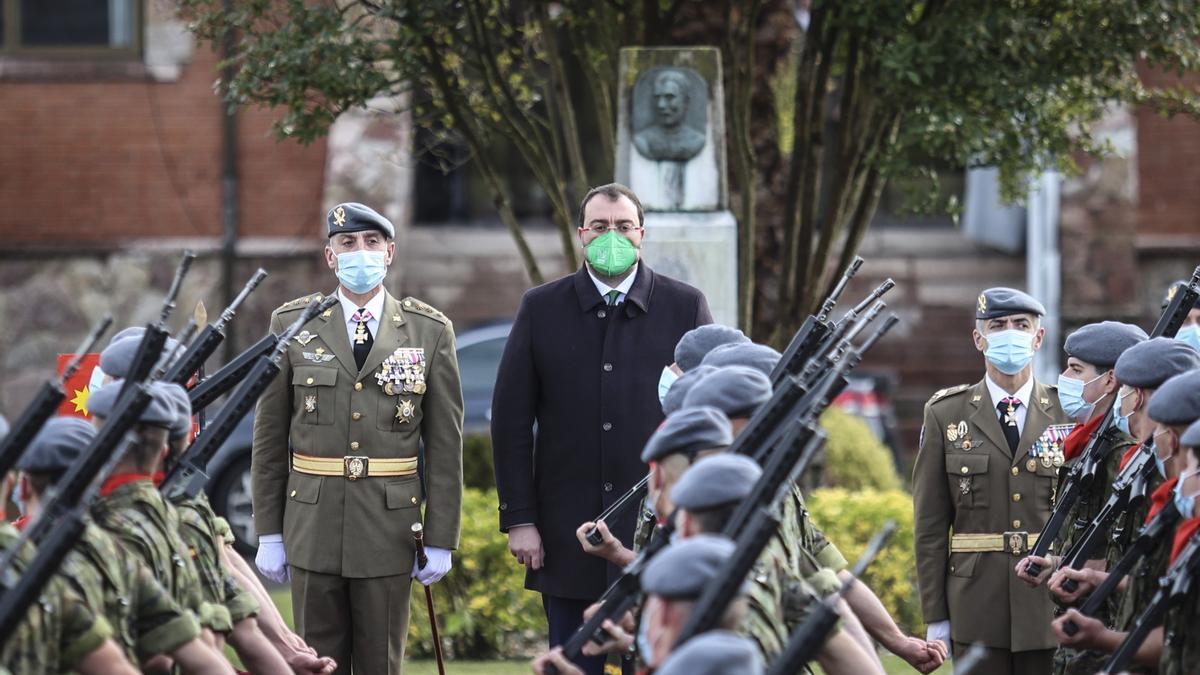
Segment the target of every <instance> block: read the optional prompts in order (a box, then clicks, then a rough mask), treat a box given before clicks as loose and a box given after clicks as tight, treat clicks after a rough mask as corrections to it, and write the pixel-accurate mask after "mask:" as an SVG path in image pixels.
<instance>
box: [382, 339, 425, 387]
mask: <svg viewBox="0 0 1200 675" xmlns="http://www.w3.org/2000/svg"><path fill="white" fill-rule="evenodd" d="M375 382H376V383H377V384H378V385H379V386H380V387H382V388H383V393H385V394H387V395H388V396H398V395H401V394H416V395H417V396H420V395H421V394H424V393H425V390H426V384H425V349H424V348H423V347H399V348H397V349H396V351H394V352H392V353H391V355H390V356H388V357H387V358H386V359H384V360H383V364H381V365H380V367H379V372H378V373H376V374H375Z"/></svg>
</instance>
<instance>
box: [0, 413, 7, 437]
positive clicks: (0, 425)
mask: <svg viewBox="0 0 1200 675" xmlns="http://www.w3.org/2000/svg"><path fill="white" fill-rule="evenodd" d="M7 435H8V420H6V419H4V415H0V441H2V440H4V437H5V436H7Z"/></svg>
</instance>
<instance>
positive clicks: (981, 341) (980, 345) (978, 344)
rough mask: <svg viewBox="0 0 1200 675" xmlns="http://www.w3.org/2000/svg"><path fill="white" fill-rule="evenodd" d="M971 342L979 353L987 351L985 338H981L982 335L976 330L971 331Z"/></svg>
mask: <svg viewBox="0 0 1200 675" xmlns="http://www.w3.org/2000/svg"><path fill="white" fill-rule="evenodd" d="M971 340H972V341H974V342H975V349H977V350H978V351H980V352H986V351H987V338H985V337H983V333H981V332H979V329H978V328H975V329H974V330H972V331H971Z"/></svg>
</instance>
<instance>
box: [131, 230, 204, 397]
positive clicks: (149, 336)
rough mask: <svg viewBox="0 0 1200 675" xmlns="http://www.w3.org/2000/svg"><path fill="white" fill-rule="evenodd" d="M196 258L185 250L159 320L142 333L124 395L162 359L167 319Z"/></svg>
mask: <svg viewBox="0 0 1200 675" xmlns="http://www.w3.org/2000/svg"><path fill="white" fill-rule="evenodd" d="M195 259H196V254H195V253H192V252H191V251H184V252H183V259H182V260H180V261H179V267H178V268H176V269H175V278H174V279H173V280H172V281H171V287H170V289H169V290H168V291H167V296H166V298H164V299H163V305H162V310H161V311H160V312H159V317H158V322H157V323H149V324H146V332H144V333H142V339H141V342H139V343H138V349H137V353H135V354H134V357H133V364H132V365H131V366H130V367H129V372H128V373H127V374H126V376H125V383H124V384H123V385H122V386H121V395H122V396H124V395H125V393H126V390H127V389H128V388H129V387H131V386H133V384H134V383H136V382H143V381H145V380H146V379H147V378H148V377H149V376H150V374H151V372H152V371H153V370H154V367H155V365H156V364H157V363H158V362H159V361H160V360H161V359H162V351H163V345H165V344H166V343H167V333H168V330H167V319H170V318H171V311H172V310H174V309H175V299H176V298H178V297H179V289H180V287H181V286H182V285H183V278H184V277H186V276H187V273H188V270H189V269H191V267H192V261H194V260H195Z"/></svg>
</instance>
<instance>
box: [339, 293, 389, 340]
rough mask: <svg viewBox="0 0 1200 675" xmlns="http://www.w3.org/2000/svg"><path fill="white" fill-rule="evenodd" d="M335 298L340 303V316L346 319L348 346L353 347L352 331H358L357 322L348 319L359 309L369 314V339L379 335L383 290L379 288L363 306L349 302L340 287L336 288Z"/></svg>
mask: <svg viewBox="0 0 1200 675" xmlns="http://www.w3.org/2000/svg"><path fill="white" fill-rule="evenodd" d="M337 296H338V301H339V302H341V303H342V316H344V317H345V318H346V337H347V338H349V339H350V346H351V347H353V346H354V331H355V330H357V329H358V322H357V321H355V320H354V319H352V318H350V317H352V316H354V313H355V312H357V311H358V309H359V307H363V309H366V310H367V311H368V312H370V313H371V320H370V321H367V330H368V331H370V332H371V338H372V339H374V338H375V336H376V335H378V334H379V315H380V314H383V289H382V288H380V289H379V292H378V293H376V294H375V296H374V297H372V298H371V299H370V300H368V301H367V304H366V305H365V306H363V305H356V304H354V303H353V302H351V301H350V300H349V299H348V298H346V296H345V295H343V294H342V289H341V287H339V288H338V291H337Z"/></svg>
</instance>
